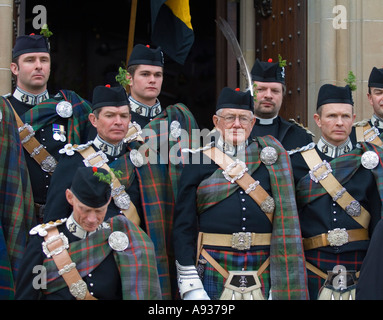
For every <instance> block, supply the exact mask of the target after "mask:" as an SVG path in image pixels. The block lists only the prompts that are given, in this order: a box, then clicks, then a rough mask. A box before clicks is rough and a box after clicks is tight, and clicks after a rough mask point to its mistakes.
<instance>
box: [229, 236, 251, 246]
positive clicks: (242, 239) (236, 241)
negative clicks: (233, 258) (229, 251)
mask: <svg viewBox="0 0 383 320" xmlns="http://www.w3.org/2000/svg"><path fill="white" fill-rule="evenodd" d="M231 247H232V248H233V249H237V250H249V249H250V247H251V233H250V232H238V233H233V236H232V238H231Z"/></svg>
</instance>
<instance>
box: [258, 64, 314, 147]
mask: <svg viewBox="0 0 383 320" xmlns="http://www.w3.org/2000/svg"><path fill="white" fill-rule="evenodd" d="M251 77H252V80H253V86H254V100H255V102H254V115H255V117H256V119H257V121H256V123H255V125H254V127H253V131H252V136H253V137H257V136H265V135H272V136H273V137H275V138H277V139H278V140H279V141H280V142H281V143H282V145H283V147H284V148H285V149H286V150H292V149H295V148H297V147H302V146H304V145H307V144H308V143H310V142H312V134H311V133H309V132H308V131H307V130H306V129H305V128H303V126H301V125H298V124H297V123H296V122H295V121H293V120H290V121H286V120H285V119H283V118H282V117H281V116H279V111H280V109H281V107H282V103H283V97H284V95H285V93H286V83H285V68H284V67H283V66H281V65H280V63H278V62H275V63H274V62H273V61H272V59H269V60H268V61H267V62H265V61H260V60H258V59H257V60H256V61H255V63H254V66H253V68H252V69H251Z"/></svg>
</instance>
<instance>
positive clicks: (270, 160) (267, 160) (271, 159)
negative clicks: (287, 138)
mask: <svg viewBox="0 0 383 320" xmlns="http://www.w3.org/2000/svg"><path fill="white" fill-rule="evenodd" d="M277 159H278V152H277V150H275V148H273V147H266V148H263V149H262V151H261V161H262V162H263V163H264V164H265V165H267V166H270V165H272V164H274V163H275V162H276V161H277Z"/></svg>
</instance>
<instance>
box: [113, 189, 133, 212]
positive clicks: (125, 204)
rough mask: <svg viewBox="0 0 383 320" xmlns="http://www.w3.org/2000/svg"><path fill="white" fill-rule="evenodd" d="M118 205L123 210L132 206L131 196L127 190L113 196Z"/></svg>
mask: <svg viewBox="0 0 383 320" xmlns="http://www.w3.org/2000/svg"><path fill="white" fill-rule="evenodd" d="M113 200H114V203H115V204H116V206H117V207H119V208H120V209H122V210H128V209H129V207H130V197H129V195H128V194H127V193H126V192H122V193H121V194H119V195H118V196H116V197H114V198H113Z"/></svg>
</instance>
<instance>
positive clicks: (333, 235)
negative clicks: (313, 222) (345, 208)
mask: <svg viewBox="0 0 383 320" xmlns="http://www.w3.org/2000/svg"><path fill="white" fill-rule="evenodd" d="M327 240H328V242H329V243H330V246H332V247H340V246H343V245H344V244H346V243H348V233H347V231H346V229H345V228H342V229H340V228H336V229H334V230H330V231H328V234H327Z"/></svg>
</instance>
